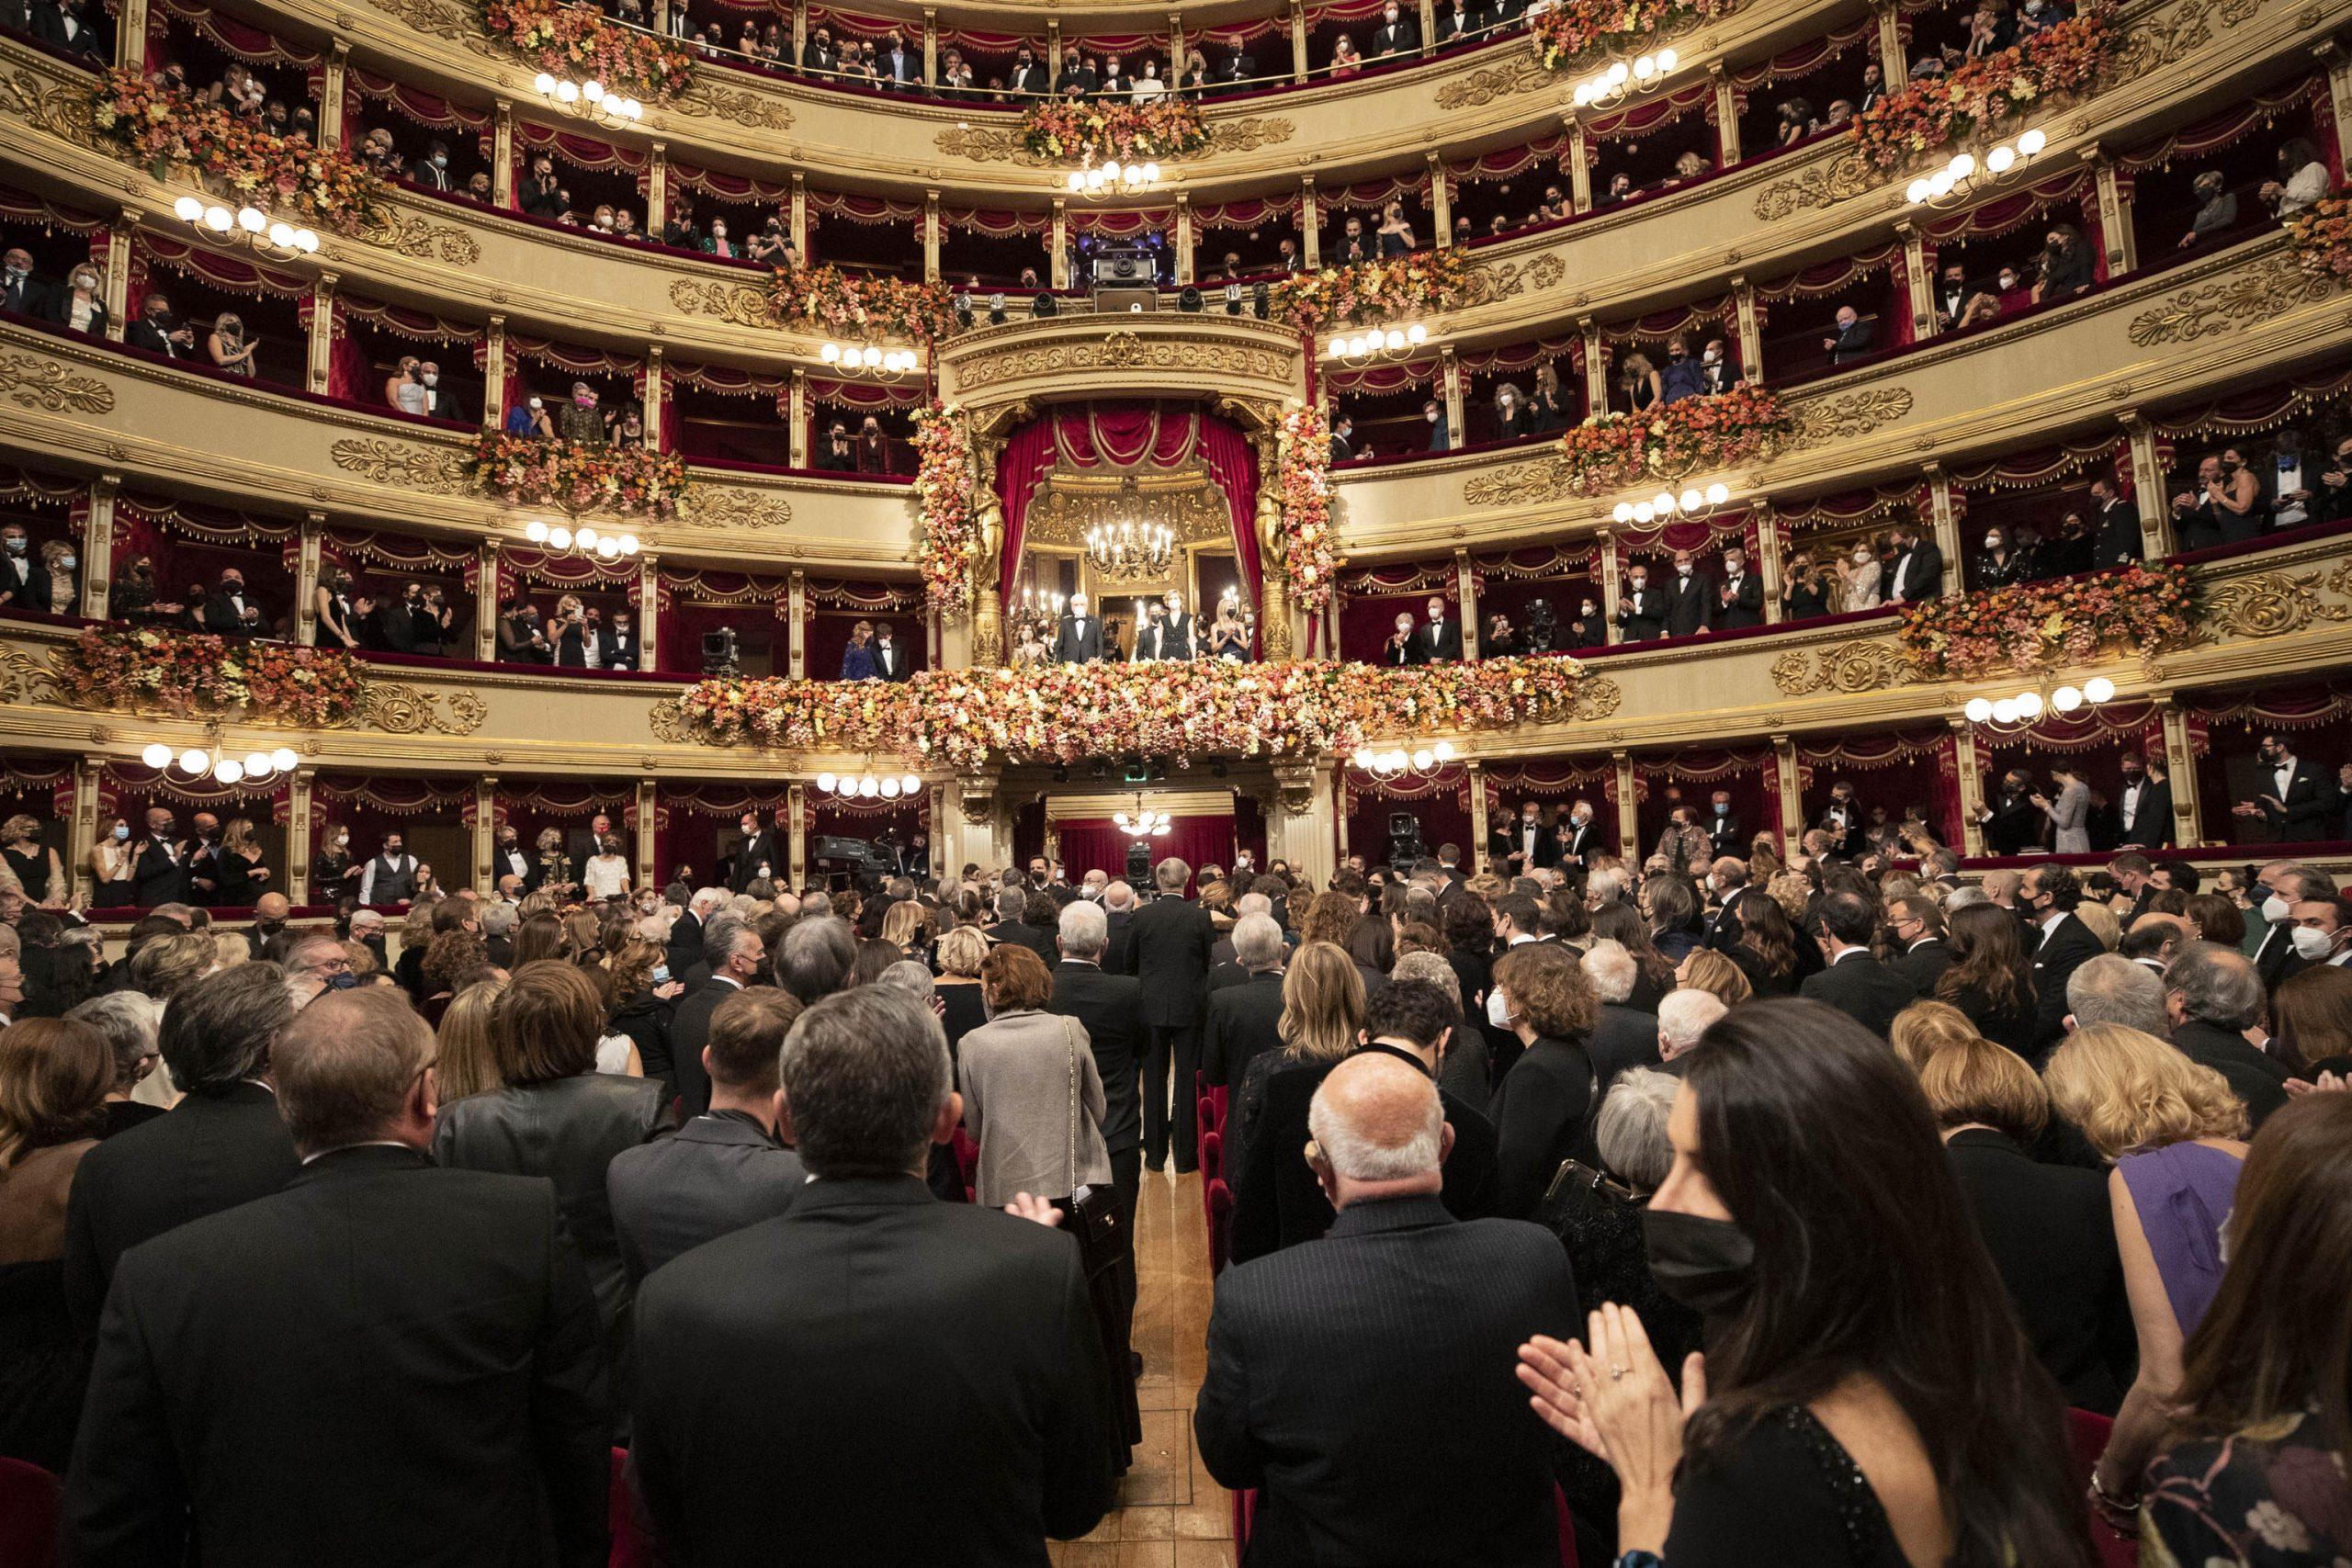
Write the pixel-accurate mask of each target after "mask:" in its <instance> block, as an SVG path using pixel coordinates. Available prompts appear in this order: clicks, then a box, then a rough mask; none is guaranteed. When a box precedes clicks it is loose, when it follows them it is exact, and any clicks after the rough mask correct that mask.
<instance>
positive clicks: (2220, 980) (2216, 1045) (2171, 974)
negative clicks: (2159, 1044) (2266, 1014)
mask: <svg viewBox="0 0 2352 1568" xmlns="http://www.w3.org/2000/svg"><path fill="white" fill-rule="evenodd" d="M2262 1010H2263V990H2262V979H2261V976H2258V975H2256V973H2255V967H2254V965H2253V964H2250V963H2248V962H2247V961H2246V956H2245V953H2240V952H2239V951H2238V950H2237V949H2235V948H2233V947H2223V946H2222V944H2221V943H2219V942H2190V943H2189V944H2188V946H2187V947H2185V948H2183V949H2181V951H2180V953H2179V954H2178V956H2177V957H2176V958H2174V959H2173V961H2172V967H2170V968H2169V969H2166V970H2165V1017H2166V1018H2168V1019H2170V1020H2171V1021H2172V1044H2173V1049H2174V1050H2176V1051H2178V1052H2179V1053H2180V1054H2181V1055H2184V1056H2186V1057H2188V1059H2189V1060H2190V1061H2192V1062H2195V1063H2196V1064H2197V1065H2198V1066H2204V1067H2211V1068H2212V1069H2213V1070H2214V1071H2215V1072H2217V1073H2219V1074H2221V1075H2222V1077H2224V1078H2226V1079H2228V1080H2229V1085H2230V1089H2231V1091H2232V1092H2233V1093H2234V1094H2235V1095H2236V1096H2237V1097H2238V1098H2239V1099H2240V1100H2244V1101H2245V1109H2246V1114H2247V1115H2248V1116H2250V1117H2251V1118H2252V1119H2253V1121H2254V1125H2255V1128H2256V1130H2259V1129H2260V1128H2261V1126H2262V1122H2263V1119H2264V1118H2265V1117H2267V1116H2268V1115H2269V1114H2270V1113H2271V1112H2272V1111H2276V1110H2278V1108H2279V1107H2280V1106H2282V1105H2284V1104H2286V1103H2287V1069H2286V1068H2285V1067H2284V1066H2280V1065H2279V1064H2278V1062H2276V1061H2274V1060H2272V1059H2271V1058H2270V1057H2269V1056H2267V1055H2265V1054H2264V1053H2263V1052H2261V1051H2259V1050H2257V1049H2256V1048H2255V1046H2254V1045H2253V1044H2252V1043H2249V1042H2248V1041H2247V1039H2246V1037H2245V1032H2246V1031H2247V1030H2249V1029H2252V1028H2253V1027H2254V1026H2255V1025H2256V1024H2257V1023H2259V1022H2261V1021H2262Z"/></svg>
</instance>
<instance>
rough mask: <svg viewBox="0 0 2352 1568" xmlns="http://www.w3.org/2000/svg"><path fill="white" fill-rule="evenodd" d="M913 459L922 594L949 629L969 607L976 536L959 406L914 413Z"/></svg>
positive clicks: (967, 443) (967, 436)
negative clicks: (920, 537) (918, 513)
mask: <svg viewBox="0 0 2352 1568" xmlns="http://www.w3.org/2000/svg"><path fill="white" fill-rule="evenodd" d="M915 455H916V458H917V462H916V465H915V498H916V501H917V502H918V504H919V505H920V507H921V510H922V583H923V594H924V597H925V598H926V599H927V600H928V601H929V603H930V604H931V607H932V609H933V611H934V612H935V613H937V615H938V616H939V618H940V620H941V621H942V622H944V623H947V624H950V625H952V624H954V623H955V622H956V621H960V620H962V619H963V618H964V614H965V612H966V611H967V609H968V608H969V607H970V601H971V596H972V544H973V541H974V539H975V538H976V537H977V536H978V532H979V521H978V514H977V513H975V511H974V509H973V501H972V497H973V491H974V489H975V488H976V475H975V473H974V470H973V467H972V443H971V433H970V432H969V430H967V428H966V425H965V422H964V412H963V410H962V408H961V407H960V406H959V405H956V404H954V403H943V402H941V401H940V400H937V399H936V398H934V399H933V400H932V401H931V403H930V406H928V407H926V408H921V409H917V410H916V411H915Z"/></svg>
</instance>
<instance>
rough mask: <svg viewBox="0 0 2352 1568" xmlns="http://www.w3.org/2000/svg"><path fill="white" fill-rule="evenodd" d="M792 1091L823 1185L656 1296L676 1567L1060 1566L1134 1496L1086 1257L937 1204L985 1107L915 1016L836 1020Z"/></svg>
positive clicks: (1023, 1205) (841, 1007)
mask: <svg viewBox="0 0 2352 1568" xmlns="http://www.w3.org/2000/svg"><path fill="white" fill-rule="evenodd" d="M780 1068H781V1076H782V1083H783V1110H784V1119H783V1122H782V1127H781V1131H782V1132H783V1134H784V1135H785V1136H786V1138H788V1139H789V1140H790V1141H791V1142H792V1143H793V1144H794V1145H796V1146H797V1148H798V1149H799V1151H800V1157H801V1158H802V1159H803V1160H804V1161H806V1162H807V1164H808V1167H809V1170H810V1171H811V1172H812V1173H813V1174H814V1175H815V1176H816V1177H817V1178H818V1179H817V1180H816V1181H815V1182H813V1183H811V1184H810V1185H809V1188H808V1190H806V1191H804V1192H803V1193H802V1194H801V1196H800V1197H799V1198H798V1200H797V1201H795V1202H794V1204H793V1206H792V1208H791V1209H790V1210H789V1211H787V1212H786V1213H784V1214H782V1215H780V1216H778V1217H777V1218H775V1219H772V1220H766V1221H763V1222H762V1223H761V1224H756V1225H753V1226H752V1227H750V1228H749V1229H747V1230H741V1231H737V1232H735V1233H734V1234H733V1235H726V1236H721V1237H720V1238H719V1239H718V1240H717V1241H714V1242H711V1243H709V1244H708V1245H707V1246H705V1247H697V1248H695V1250H694V1251H693V1252H691V1253H689V1254H687V1255H686V1256H685V1257H684V1258H679V1259H678V1260H677V1261H676V1262H674V1263H673V1264H671V1265H670V1266H669V1267H668V1268H666V1269H662V1270H660V1271H659V1272H657V1273H655V1274H653V1275H651V1276H650V1277H649V1278H648V1279H647V1280H646V1281H645V1286H644V1289H643V1290H642V1291H641V1292H639V1295H638V1298H637V1313H638V1329H637V1350H638V1364H639V1379H638V1388H637V1398H636V1420H635V1422H634V1429H633V1430H634V1444H633V1448H632V1456H633V1460H634V1468H635V1479H636V1483H637V1491H638V1495H639V1498H640V1499H641V1500H642V1502H643V1504H644V1506H645V1511H646V1514H647V1516H648V1517H649V1518H650V1520H651V1523H652V1527H653V1532H654V1535H655V1537H656V1538H657V1540H659V1542H660V1543H661V1545H662V1549H663V1551H664V1554H665V1555H666V1557H667V1558H668V1559H669V1560H670V1561H673V1562H754V1561H761V1562H766V1561H789V1562H810V1563H817V1562H824V1563H849V1562H937V1563H956V1562H1043V1561H1044V1560H1045V1555H1046V1550H1045V1538H1046V1537H1047V1536H1053V1537H1056V1538H1057V1539H1062V1540H1068V1539H1069V1538H1071V1537H1073V1536H1079V1535H1083V1534H1084V1533H1085V1532H1086V1531H1088V1530H1090V1529H1093V1528H1094V1525H1095V1523H1096V1522H1097V1521H1098V1520H1100V1519H1101V1518H1102V1517H1103V1512H1104V1510H1105V1509H1106V1508H1108V1506H1110V1503H1111V1498H1112V1472H1111V1455H1112V1439H1113V1430H1114V1421H1113V1416H1112V1404H1111V1389H1110V1384H1109V1380H1108V1377H1107V1375H1106V1374H1107V1369H1106V1365H1105V1362H1104V1359H1103V1339H1102V1332H1101V1330H1100V1329H1099V1328H1097V1327H1096V1325H1095V1316H1094V1311H1093V1308H1092V1306H1091V1303H1090V1298H1089V1296H1088V1293H1087V1286H1086V1279H1085V1275H1084V1272H1083V1270H1082V1269H1081V1268H1080V1258H1079V1250H1078V1247H1077V1246H1076V1245H1075V1244H1074V1243H1073V1242H1072V1241H1071V1239H1070V1238H1069V1236H1067V1235H1061V1234H1060V1233H1058V1232H1057V1231H1056V1230H1055V1229H1053V1228H1052V1223H1051V1218H1050V1215H1051V1211H1050V1209H1048V1208H1047V1207H1046V1205H1045V1204H1043V1203H1040V1202H1038V1201H1036V1200H1034V1199H1029V1200H1027V1201H1025V1202H1016V1203H1015V1204H1014V1205H1013V1207H1014V1209H1015V1210H1016V1211H1018V1212H1020V1213H1023V1214H1025V1215H1031V1216H1035V1217H1037V1218H1039V1219H1041V1220H1042V1221H1043V1222H1044V1223H1040V1224H1029V1223H1027V1221H1026V1220H1025V1219H1019V1218H1013V1217H1012V1215H1010V1214H1008V1213H998V1212H996V1211H994V1210H991V1209H987V1208H982V1207H977V1206H974V1205H971V1204H965V1203H940V1202H934V1201H933V1200H932V1197H931V1194H930V1192H929V1190H927V1189H926V1188H925V1187H924V1185H923V1168H924V1160H925V1150H926V1149H927V1147H928V1146H929V1145H931V1144H933V1143H943V1144H944V1143H946V1142H947V1141H948V1140H949V1139H950V1138H952V1137H953V1136H954V1135H955V1131H956V1123H957V1122H959V1121H960V1120H962V1117H963V1109H964V1106H963V1099H962V1097H961V1096H959V1095H958V1094H956V1091H955V1089H954V1087H953V1084H952V1082H951V1080H950V1075H949V1067H948V1062H947V1042H946V1037H945V1036H944V1034H943V1033H942V1032H941V1030H940V1026H939V1022H938V1021H937V1020H936V1019H934V1018H933V1016H932V1015H931V1012H930V1010H929V1009H927V1008H926V1007H924V1006H923V1004H922V1003H921V1002H920V1001H917V1000H916V999H915V998H913V997H912V996H911V995H910V994H909V993H907V992H905V991H902V990H899V989H898V988H897V987H891V986H861V987H857V988H855V989H854V990H851V991H847V992H844V993H842V994H841V995H839V996H834V997H828V998H825V999H824V1000H823V1001H820V1002H819V1003H818V1004H817V1005H816V1006H814V1007H812V1008H810V1009H809V1010H808V1011H807V1012H805V1013H803V1014H802V1015H801V1016H800V1019H799V1021H798V1022H797V1023H796V1024H794V1025H793V1029H792V1032H791V1033H790V1034H789V1035H788V1036H786V1042H785V1048H784V1052H783V1056H782V1061H781V1063H780ZM1025 1197H1026V1195H1025V1194H1024V1198H1025ZM884 1452H888V1454H889V1455H890V1456H891V1462H890V1463H888V1464H887V1465H880V1466H877V1465H876V1464H875V1462H874V1458H875V1456H876V1454H879V1453H884Z"/></svg>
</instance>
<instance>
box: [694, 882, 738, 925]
mask: <svg viewBox="0 0 2352 1568" xmlns="http://www.w3.org/2000/svg"><path fill="white" fill-rule="evenodd" d="M727 897H728V894H727V889H726V888H724V887H697V888H695V892H694V897H691V898H689V899H687V900H686V909H687V912H688V913H690V914H692V915H693V916H694V918H695V919H702V918H703V917H704V916H706V915H707V914H709V913H710V912H711V911H712V910H713V909H716V908H718V907H719V906H720V905H722V904H724V903H726V902H727Z"/></svg>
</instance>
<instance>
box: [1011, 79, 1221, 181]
mask: <svg viewBox="0 0 2352 1568" xmlns="http://www.w3.org/2000/svg"><path fill="white" fill-rule="evenodd" d="M1208 144H1209V123H1208V118H1207V117H1206V116H1205V115H1204V114H1202V112H1201V106H1200V105H1198V104H1196V103H1194V102H1193V100H1192V99H1190V98H1180V97H1178V96H1176V95H1175V94H1173V93H1162V94H1161V95H1160V96H1158V97H1156V98H1152V99H1149V100H1148V101H1146V102H1144V103H1140V104H1128V103H1117V102H1105V101H1103V100H1102V99H1097V98H1048V99H1046V100H1045V101H1044V102H1042V103H1039V104H1036V105H1035V106H1033V107H1031V108H1030V110H1029V112H1028V113H1027V114H1024V115H1023V116H1022V117H1021V145H1022V147H1023V149H1024V150H1025V151H1026V152H1028V153H1029V154H1030V155H1031V156H1032V157H1036V158H1046V159H1052V160H1057V161H1060V162H1065V163H1072V164H1091V163H1093V162H1094V161H1095V160H1096V159H1097V158H1115V159H1117V160H1118V161H1119V162H1121V163H1123V164H1124V163H1127V162H1130V161H1133V162H1137V163H1157V162H1159V160H1160V159H1162V158H1181V157H1182V156H1184V155H1185V154H1187V153H1191V152H1199V151H1201V150H1202V149H1203V148H1204V147H1206V146H1207V145H1208Z"/></svg>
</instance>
